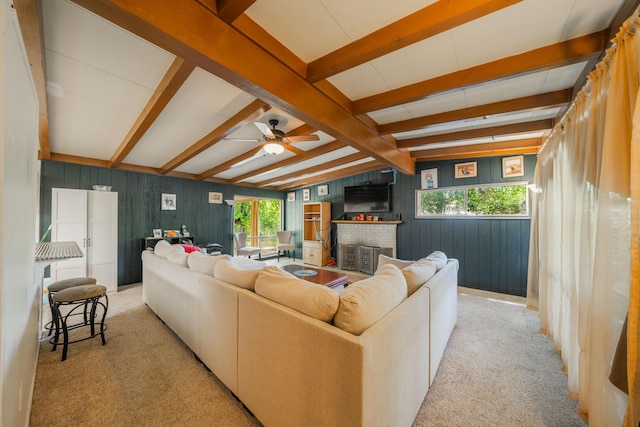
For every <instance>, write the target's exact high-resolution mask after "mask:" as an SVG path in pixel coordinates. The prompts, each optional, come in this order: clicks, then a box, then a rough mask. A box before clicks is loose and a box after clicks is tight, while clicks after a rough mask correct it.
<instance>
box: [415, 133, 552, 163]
mask: <svg viewBox="0 0 640 427" xmlns="http://www.w3.org/2000/svg"><path fill="white" fill-rule="evenodd" d="M543 142H544V139H543V138H525V139H513V140H510V141H500V142H489V143H485V144H471V145H463V146H456V147H447V148H436V149H433V150H420V151H412V152H411V156H412V157H413V158H414V159H416V162H427V161H435V160H445V159H463V158H467V157H487V156H496V155H500V154H504V153H507V152H508V153H510V154H520V153H523V154H524V153H531V152H538V150H539V149H540V147H542V144H543Z"/></svg>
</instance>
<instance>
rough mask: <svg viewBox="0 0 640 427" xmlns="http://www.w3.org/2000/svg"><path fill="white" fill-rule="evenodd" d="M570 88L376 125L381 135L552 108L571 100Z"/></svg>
mask: <svg viewBox="0 0 640 427" xmlns="http://www.w3.org/2000/svg"><path fill="white" fill-rule="evenodd" d="M571 98H572V91H571V89H564V90H558V91H555V92H548V93H542V94H538V95H532V96H525V97H522V98H517V99H510V100H507V101H500V102H494V103H491V104H485V105H478V106H476V107H469V108H463V109H460V110H455V111H447V112H444V113H438V114H432V115H430V116H424V117H417V118H415V119H409V120H403V121H400V122H394V123H387V124H384V125H380V126H378V132H380V134H381V135H387V134H391V133H398V132H408V131H412V130H416V129H422V128H425V127H427V126H433V125H436V124H440V123H450V122H455V121H459V120H467V119H473V118H479V117H486V116H492V115H496V114H504V113H510V112H514V111H522V110H529V109H532V108H552V107H557V106H559V105H565V104H568V103H569V102H571Z"/></svg>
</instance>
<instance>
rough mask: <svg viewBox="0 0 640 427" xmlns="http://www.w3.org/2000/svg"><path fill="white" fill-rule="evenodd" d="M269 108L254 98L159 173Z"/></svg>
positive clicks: (184, 160)
mask: <svg viewBox="0 0 640 427" xmlns="http://www.w3.org/2000/svg"><path fill="white" fill-rule="evenodd" d="M269 108H271V106H270V105H269V104H267V103H266V102H263V101H260V100H259V99H256V100H255V101H253V102H252V103H251V104H249V105H247V106H246V107H244V108H243V109H242V110H240V111H239V112H238V113H236V114H234V115H233V117H231V118H230V119H228V120H227V121H225V122H224V123H223V124H221V125H220V126H218V127H217V128H215V129H214V130H213V131H211V132H209V133H208V134H207V135H205V136H204V137H202V138H201V139H200V140H199V141H198V142H196V143H195V144H193V145H192V146H191V147H189V148H187V149H186V150H184V151H183V152H182V153H180V154H178V155H177V156H176V157H174V158H173V159H171V160H169V161H168V162H167V163H166V164H165V165H163V166H162V167H161V168H160V170H161V173H163V174H166V173H168V172H169V171H171V170H173V169H175V168H177V167H178V166H180V165H181V164H183V163H185V162H186V161H188V160H191V159H192V158H194V157H195V156H197V155H198V154H200V153H202V152H203V151H205V150H206V149H208V148H210V147H213V146H214V145H215V144H217V143H218V142H220V141H222V140H223V139H224V138H226V137H227V136H229V135H231V134H232V133H233V132H235V131H237V130H238V129H240V128H241V127H243V126H245V125H247V124H249V123H251V122H252V121H254V120H255V119H256V118H258V117H259V116H260V115H262V114H264V113H265V112H266V111H267V110H268V109H269Z"/></svg>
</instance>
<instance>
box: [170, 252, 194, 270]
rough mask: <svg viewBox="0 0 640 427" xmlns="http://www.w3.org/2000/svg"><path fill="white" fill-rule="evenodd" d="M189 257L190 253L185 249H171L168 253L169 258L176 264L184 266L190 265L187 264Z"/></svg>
mask: <svg viewBox="0 0 640 427" xmlns="http://www.w3.org/2000/svg"><path fill="white" fill-rule="evenodd" d="M188 257H189V254H187V253H186V252H184V251H182V252H181V251H175V250H174V251H171V252H169V254H167V259H168V260H169V261H171V262H173V263H175V264H179V265H181V266H183V267H188V266H189V265H188V264H187V258H188Z"/></svg>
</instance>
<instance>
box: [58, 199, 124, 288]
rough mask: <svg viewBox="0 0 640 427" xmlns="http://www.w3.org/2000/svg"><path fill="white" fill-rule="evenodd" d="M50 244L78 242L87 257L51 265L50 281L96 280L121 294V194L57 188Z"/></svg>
mask: <svg viewBox="0 0 640 427" xmlns="http://www.w3.org/2000/svg"><path fill="white" fill-rule="evenodd" d="M51 241H52V242H64V241H75V242H76V243H77V244H78V246H80V249H82V252H83V254H84V256H83V257H82V258H71V259H68V260H65V261H59V262H56V263H53V264H51V281H52V282H55V281H57V280H63V279H68V278H71V277H86V276H89V277H94V278H96V280H97V281H98V284H100V285H103V286H106V288H107V292H115V291H117V290H118V193H112V192H107V191H87V190H72V189H66V188H54V189H53V190H52V200H51Z"/></svg>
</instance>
